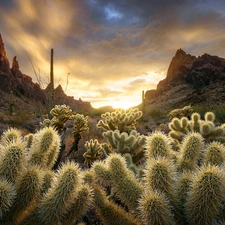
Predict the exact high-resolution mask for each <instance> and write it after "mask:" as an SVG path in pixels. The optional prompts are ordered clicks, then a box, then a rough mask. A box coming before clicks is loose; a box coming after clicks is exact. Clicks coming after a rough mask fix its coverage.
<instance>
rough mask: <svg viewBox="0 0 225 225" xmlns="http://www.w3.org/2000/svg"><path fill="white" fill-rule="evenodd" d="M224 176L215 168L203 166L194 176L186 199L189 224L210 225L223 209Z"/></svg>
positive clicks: (221, 171)
mask: <svg viewBox="0 0 225 225" xmlns="http://www.w3.org/2000/svg"><path fill="white" fill-rule="evenodd" d="M224 200H225V176H224V172H223V170H222V169H220V168H218V167H216V166H211V165H209V166H203V167H202V168H201V169H200V170H199V171H198V172H197V173H196V174H195V177H194V179H193V184H192V185H191V190H190V193H189V195H188V197H187V203H186V213H187V218H188V221H189V222H190V224H193V225H200V224H205V225H210V224H212V222H213V220H214V219H215V218H216V217H217V216H219V212H220V209H222V207H224V205H223V204H224Z"/></svg>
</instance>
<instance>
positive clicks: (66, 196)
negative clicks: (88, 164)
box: [37, 163, 81, 225]
mask: <svg viewBox="0 0 225 225" xmlns="http://www.w3.org/2000/svg"><path fill="white" fill-rule="evenodd" d="M79 173H80V169H79V167H78V166H77V165H76V164H74V163H67V164H65V165H63V166H62V168H60V169H59V171H58V173H57V179H54V180H53V183H52V186H51V187H50V188H49V189H48V191H47V193H46V194H45V195H44V198H42V199H41V202H40V204H39V206H38V209H37V214H38V218H39V221H40V224H46V225H53V224H58V222H59V221H61V220H62V219H63V216H64V215H65V214H66V213H67V212H68V210H69V209H70V207H71V206H72V199H74V198H75V196H76V195H77V192H76V189H77V188H78V187H79V185H80V183H81V178H80V177H79ZM46 212H47V213H46Z"/></svg>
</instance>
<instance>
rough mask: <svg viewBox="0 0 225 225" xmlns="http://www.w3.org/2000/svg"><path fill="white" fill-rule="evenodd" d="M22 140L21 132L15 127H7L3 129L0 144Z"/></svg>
mask: <svg viewBox="0 0 225 225" xmlns="http://www.w3.org/2000/svg"><path fill="white" fill-rule="evenodd" d="M17 141H22V134H21V132H20V131H19V130H18V129H16V128H9V129H8V130H6V131H4V132H3V134H2V137H1V144H2V145H7V144H8V143H10V142H17Z"/></svg>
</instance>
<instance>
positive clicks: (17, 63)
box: [12, 56, 20, 71]
mask: <svg viewBox="0 0 225 225" xmlns="http://www.w3.org/2000/svg"><path fill="white" fill-rule="evenodd" d="M19 69H20V66H19V62H18V61H17V60H16V56H14V57H13V61H12V71H16V70H19Z"/></svg>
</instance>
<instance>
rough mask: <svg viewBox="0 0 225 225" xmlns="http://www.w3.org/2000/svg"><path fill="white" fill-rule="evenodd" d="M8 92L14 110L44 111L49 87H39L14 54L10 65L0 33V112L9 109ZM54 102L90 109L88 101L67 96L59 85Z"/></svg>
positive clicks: (83, 109) (73, 107) (80, 108)
mask: <svg viewBox="0 0 225 225" xmlns="http://www.w3.org/2000/svg"><path fill="white" fill-rule="evenodd" d="M10 93H12V96H13V100H14V109H15V111H16V112H24V111H26V112H31V113H37V112H38V111H39V112H40V111H41V112H45V111H46V110H47V108H48V102H49V87H47V88H46V89H45V90H44V89H41V88H40V86H39V84H37V83H34V82H33V81H32V78H31V77H30V76H28V75H25V74H23V73H22V72H21V71H20V68H19V63H18V61H17V59H16V56H15V57H14V58H13V60H12V66H11V67H10V64H9V60H8V58H7V56H6V50H5V47H4V43H3V40H2V37H1V34H0V112H5V111H8V110H9V102H10ZM54 93H55V104H56V105H61V104H66V105H68V106H70V108H71V109H73V110H81V111H88V110H91V109H92V106H91V104H90V102H85V101H82V100H81V99H79V100H75V99H74V97H71V96H67V95H66V94H65V93H64V91H63V89H62V87H61V86H60V85H59V86H58V87H57V88H55V92H54Z"/></svg>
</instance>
